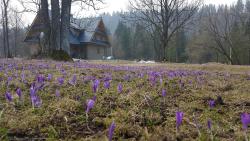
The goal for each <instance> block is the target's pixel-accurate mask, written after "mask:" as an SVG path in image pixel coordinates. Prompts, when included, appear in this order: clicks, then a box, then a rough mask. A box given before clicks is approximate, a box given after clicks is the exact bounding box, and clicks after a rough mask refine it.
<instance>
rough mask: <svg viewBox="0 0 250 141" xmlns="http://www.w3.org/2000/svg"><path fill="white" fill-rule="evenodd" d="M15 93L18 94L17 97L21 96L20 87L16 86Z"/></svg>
mask: <svg viewBox="0 0 250 141" xmlns="http://www.w3.org/2000/svg"><path fill="white" fill-rule="evenodd" d="M16 94H17V95H18V97H19V98H21V96H22V90H21V89H20V88H17V90H16Z"/></svg>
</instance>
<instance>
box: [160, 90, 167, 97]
mask: <svg viewBox="0 0 250 141" xmlns="http://www.w3.org/2000/svg"><path fill="white" fill-rule="evenodd" d="M161 95H162V96H163V97H166V96H167V91H166V90H165V89H163V90H162V92H161Z"/></svg>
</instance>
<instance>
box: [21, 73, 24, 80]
mask: <svg viewBox="0 0 250 141" xmlns="http://www.w3.org/2000/svg"><path fill="white" fill-rule="evenodd" d="M21 79H22V82H24V81H25V74H24V72H23V73H22V74H21Z"/></svg>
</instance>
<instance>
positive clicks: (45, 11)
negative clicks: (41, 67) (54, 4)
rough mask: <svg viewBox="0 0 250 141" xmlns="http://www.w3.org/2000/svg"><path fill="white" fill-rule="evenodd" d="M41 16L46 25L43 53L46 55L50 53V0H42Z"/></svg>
mask: <svg viewBox="0 0 250 141" xmlns="http://www.w3.org/2000/svg"><path fill="white" fill-rule="evenodd" d="M41 14H42V18H43V22H44V25H45V29H44V39H43V45H42V46H43V48H44V50H43V51H44V52H42V53H44V54H46V53H48V52H49V51H50V18H49V5H48V0H41Z"/></svg>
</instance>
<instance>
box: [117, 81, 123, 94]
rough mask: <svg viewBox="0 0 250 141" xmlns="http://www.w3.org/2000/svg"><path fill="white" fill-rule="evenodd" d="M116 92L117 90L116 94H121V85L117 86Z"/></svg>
mask: <svg viewBox="0 0 250 141" xmlns="http://www.w3.org/2000/svg"><path fill="white" fill-rule="evenodd" d="M117 90H118V93H121V92H122V84H121V83H119V84H118V87H117Z"/></svg>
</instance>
